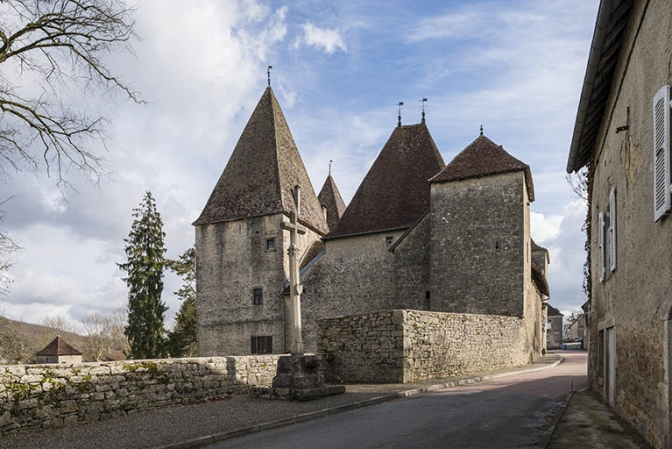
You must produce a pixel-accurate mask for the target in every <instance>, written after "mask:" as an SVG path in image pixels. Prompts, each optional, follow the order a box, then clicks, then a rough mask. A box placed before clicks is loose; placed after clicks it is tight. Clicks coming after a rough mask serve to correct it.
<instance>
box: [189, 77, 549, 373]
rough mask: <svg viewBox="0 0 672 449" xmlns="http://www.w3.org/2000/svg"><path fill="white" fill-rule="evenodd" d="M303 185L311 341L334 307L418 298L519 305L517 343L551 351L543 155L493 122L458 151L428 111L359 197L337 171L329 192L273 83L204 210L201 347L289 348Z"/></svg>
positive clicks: (528, 356)
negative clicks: (516, 144)
mask: <svg viewBox="0 0 672 449" xmlns="http://www.w3.org/2000/svg"><path fill="white" fill-rule="evenodd" d="M297 185H298V186H300V187H301V206H300V211H299V217H300V218H299V222H300V224H301V225H302V226H303V227H305V229H306V233H305V234H304V235H301V236H300V239H299V240H300V241H299V254H300V260H301V280H302V283H303V286H304V292H303V295H302V298H301V301H302V302H301V307H302V315H303V333H304V335H303V337H304V342H305V347H306V350H307V351H316V350H317V349H318V341H317V334H318V319H320V318H325V317H335V316H342V315H352V314H361V313H372V312H378V311H381V310H398V309H416V310H427V311H432V312H451V313H472V314H480V315H483V316H493V317H495V316H505V317H515V318H516V319H517V321H516V322H517V323H518V324H517V325H518V326H519V327H520V332H519V338H518V341H517V343H516V350H517V351H518V354H516V355H517V356H518V358H519V359H522V360H525V361H529V360H533V359H535V358H536V357H538V356H539V354H540V353H541V350H542V348H543V344H544V341H545V318H543V317H545V315H544V313H545V312H544V309H545V304H546V301H547V299H548V294H549V293H548V284H547V282H546V270H547V266H548V262H549V258H548V251H546V250H545V249H544V248H541V247H539V246H537V245H536V244H534V243H533V242H532V240H531V238H530V212H529V205H530V203H531V202H532V201H534V186H533V183H532V174H531V171H530V168H529V166H527V165H526V164H524V163H523V162H521V161H519V160H518V159H516V158H514V157H513V156H511V155H510V154H509V153H508V152H506V151H505V150H504V149H503V148H502V146H500V145H497V144H495V143H494V142H492V141H491V140H490V139H488V138H487V137H486V136H484V135H483V134H482V133H481V135H480V136H478V137H477V138H476V139H475V140H474V141H473V142H472V143H471V144H470V145H468V146H467V147H466V148H465V149H464V150H463V151H462V152H461V153H459V154H458V155H457V156H456V157H455V158H454V159H453V160H452V161H451V162H450V163H449V164H448V165H446V164H445V163H444V161H443V158H442V157H441V154H440V152H439V150H438V148H437V147H436V144H435V143H434V140H433V139H432V136H431V134H430V132H429V129H428V128H427V126H426V124H425V120H424V117H423V120H422V121H421V123H418V124H412V125H402V124H401V123H399V124H398V126H397V127H395V128H394V129H393V131H392V133H391V135H390V137H389V139H388V141H387V142H386V143H385V144H384V145H383V148H382V150H381V152H380V154H379V155H378V157H377V158H376V160H375V161H374V163H373V165H372V167H371V169H370V170H369V172H368V173H367V175H366V177H365V178H364V180H363V181H362V183H361V185H360V186H359V188H358V189H357V192H356V193H355V195H354V197H353V199H352V201H351V202H350V204H349V205H348V206H347V208H346V207H345V204H344V202H343V200H342V198H341V196H340V194H339V193H338V188H337V187H336V183H335V181H334V179H333V178H332V177H331V175H330V176H329V177H328V178H327V180H326V181H325V183H324V186H323V188H322V190H321V192H320V193H319V195H315V191H314V189H313V187H312V184H311V182H310V179H309V177H308V174H307V173H306V169H305V167H304V166H303V163H302V161H301V157H300V155H299V152H298V149H297V147H296V144H295V143H294V140H293V138H292V135H291V132H290V131H289V127H288V125H287V122H286V121H285V118H284V115H283V113H282V110H281V108H280V106H279V104H278V102H277V99H276V98H275V95H274V94H273V91H272V89H271V88H270V87H269V88H267V89H266V91H265V92H264V94H263V95H262V97H261V99H260V101H259V104H258V105H257V107H256V109H255V110H254V112H253V113H252V116H251V117H250V120H249V122H248V124H247V126H246V127H245V129H244V131H243V133H242V135H241V137H240V140H239V142H238V144H237V145H236V147H235V149H234V151H233V154H232V155H231V158H230V160H229V162H228V164H227V166H226V168H225V169H224V172H223V173H222V176H221V177H220V179H219V181H218V183H217V185H216V186H215V188H214V190H213V192H212V194H211V196H210V199H209V200H208V202H207V204H206V206H205V208H204V210H203V213H202V214H201V216H200V217H199V218H198V220H197V221H196V222H195V223H194V225H195V227H196V254H197V292H198V293H197V295H198V320H199V330H198V332H199V333H198V343H199V355H202V356H210V355H236V354H249V353H283V352H285V351H286V344H285V342H286V341H287V337H288V325H287V324H288V323H287V322H288V320H287V307H286V297H285V295H284V293H285V292H286V290H285V288H286V286H287V279H288V270H289V261H288V256H287V247H288V242H289V233H288V231H286V230H283V229H282V227H281V223H283V222H287V221H288V220H289V214H290V212H292V211H295V205H294V198H293V191H294V187H295V186H297Z"/></svg>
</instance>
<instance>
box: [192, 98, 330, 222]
mask: <svg viewBox="0 0 672 449" xmlns="http://www.w3.org/2000/svg"><path fill="white" fill-rule="evenodd" d="M296 185H299V186H301V213H300V221H301V222H302V223H303V224H304V225H306V226H308V227H310V228H312V229H313V230H315V231H318V232H320V233H326V232H327V231H328V228H327V223H326V221H325V219H324V214H323V212H322V207H321V206H320V203H319V201H318V200H317V197H316V196H315V190H314V189H313V185H312V184H311V182H310V178H309V177H308V173H307V172H306V168H305V166H304V165H303V161H302V160H301V155H300V154H299V150H298V149H297V148H296V144H295V143H294V138H293V137H292V133H291V131H290V130H289V126H288V125H287V121H286V120H285V116H284V114H283V113H282V109H280V105H279V104H278V100H277V98H275V94H274V93H273V90H272V89H271V88H270V87H268V88H266V91H265V92H264V94H263V95H262V96H261V99H260V100H259V103H258V104H257V107H256V108H255V109H254V112H252V115H251V116H250V119H249V120H248V122H247V125H245V129H244V130H243V133H242V134H241V136H240V139H239V140H238V143H237V144H236V147H235V148H234V150H233V153H232V154H231V158H230V159H229V162H228V163H227V164H226V168H225V169H224V172H223V173H222V176H221V177H220V178H219V181H217V185H216V186H215V188H214V190H213V191H212V194H211V195H210V198H209V199H208V202H207V204H206V205H205V208H204V209H203V212H201V216H200V217H198V220H196V221H195V222H194V225H195V226H198V225H202V224H208V223H216V222H220V221H230V220H237V219H241V218H249V217H257V216H261V215H269V214H274V213H280V212H285V213H289V212H291V211H294V210H295V206H294V199H293V196H292V190H293V188H294V186H296Z"/></svg>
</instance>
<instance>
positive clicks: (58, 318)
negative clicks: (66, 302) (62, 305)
mask: <svg viewBox="0 0 672 449" xmlns="http://www.w3.org/2000/svg"><path fill="white" fill-rule="evenodd" d="M42 326H46V327H50V328H52V329H58V330H62V331H65V332H74V331H75V327H74V325H73V324H72V323H71V322H70V321H69V320H68V319H67V318H66V317H65V315H52V316H45V317H44V318H42Z"/></svg>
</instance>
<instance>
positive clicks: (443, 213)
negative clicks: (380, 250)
mask: <svg viewBox="0 0 672 449" xmlns="http://www.w3.org/2000/svg"><path fill="white" fill-rule="evenodd" d="M431 195H432V199H431V201H432V202H431V204H432V210H431V212H430V245H429V246H430V261H431V268H430V291H431V310H435V311H442V312H458V313H465V312H466V313H483V314H491V315H508V316H516V317H522V316H523V314H524V301H522V300H521V299H522V298H523V297H524V295H525V294H526V290H525V286H526V281H527V279H529V274H528V273H526V270H527V271H528V272H529V269H530V268H529V260H530V258H529V256H528V251H526V249H529V242H530V238H529V218H528V217H527V216H526V209H527V205H526V201H525V181H524V173H523V172H522V171H519V172H514V173H504V174H499V175H494V176H488V177H484V178H475V179H466V180H463V181H453V182H446V183H441V184H437V183H434V184H432V190H431Z"/></svg>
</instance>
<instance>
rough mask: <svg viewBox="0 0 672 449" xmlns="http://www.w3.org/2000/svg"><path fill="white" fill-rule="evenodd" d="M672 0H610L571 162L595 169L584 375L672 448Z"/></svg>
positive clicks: (655, 440) (649, 436) (603, 6)
mask: <svg viewBox="0 0 672 449" xmlns="http://www.w3.org/2000/svg"><path fill="white" fill-rule="evenodd" d="M670 84H672V2H671V1H669V0H602V1H601V3H600V8H599V12H598V15H597V23H596V26H595V32H594V36H593V41H592V45H591V48H590V55H589V59H588V67H587V69H586V74H585V79H584V85H583V88H582V92H581V98H580V101H579V108H578V113H577V118H576V124H575V127H574V134H573V138H572V143H571V149H570V154H569V160H568V163H567V171H568V172H570V173H571V172H575V171H579V170H581V169H582V168H584V167H586V168H587V170H588V186H589V191H588V202H589V212H588V213H589V220H590V228H589V229H590V236H589V238H590V249H591V260H590V275H591V282H592V286H591V292H590V305H589V319H588V328H589V332H590V335H589V338H588V340H589V342H590V350H589V363H588V383H589V387H590V389H591V390H592V391H594V392H595V393H597V394H598V395H600V396H602V398H603V399H604V400H605V401H606V402H608V403H609V405H611V406H612V407H613V408H614V409H615V411H616V413H617V414H618V415H620V416H621V417H623V418H625V419H626V420H627V421H629V422H630V423H631V424H632V425H633V427H634V428H635V429H637V430H638V431H639V432H640V433H641V434H642V435H643V436H644V437H645V438H646V440H647V441H648V442H649V443H650V444H651V445H652V446H654V447H656V448H669V447H672V441H671V439H670V428H671V423H670V421H671V419H672V414H671V410H670V409H671V406H672V395H671V394H670V374H669V371H670V368H672V363H671V360H670V357H671V354H672V345H671V344H670V343H671V339H672V327H671V326H670V319H671V318H672V316H671V312H672V294H671V293H670V292H672V217H670V208H671V205H672V201H671V199H670Z"/></svg>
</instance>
